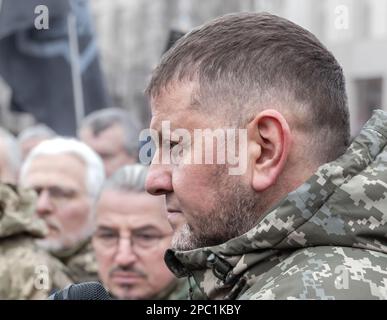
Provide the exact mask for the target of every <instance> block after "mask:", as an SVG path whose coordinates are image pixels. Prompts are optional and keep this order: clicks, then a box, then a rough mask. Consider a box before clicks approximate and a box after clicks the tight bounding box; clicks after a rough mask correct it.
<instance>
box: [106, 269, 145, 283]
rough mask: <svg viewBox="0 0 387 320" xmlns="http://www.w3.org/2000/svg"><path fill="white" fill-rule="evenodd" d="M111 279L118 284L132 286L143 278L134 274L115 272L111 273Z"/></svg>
mask: <svg viewBox="0 0 387 320" xmlns="http://www.w3.org/2000/svg"><path fill="white" fill-rule="evenodd" d="M111 279H112V280H113V282H115V283H118V284H134V283H137V282H139V281H141V280H142V279H143V277H142V276H141V275H139V274H138V273H135V272H123V271H117V272H113V273H112V275H111Z"/></svg>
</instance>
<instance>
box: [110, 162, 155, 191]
mask: <svg viewBox="0 0 387 320" xmlns="http://www.w3.org/2000/svg"><path fill="white" fill-rule="evenodd" d="M147 174H148V167H147V166H144V165H142V164H132V165H126V166H124V167H122V168H120V169H118V170H117V171H116V172H115V173H114V174H113V175H112V176H111V177H110V178H109V179H108V180H107V181H106V182H105V185H104V187H103V189H104V190H106V189H109V190H117V191H138V192H145V180H146V176H147Z"/></svg>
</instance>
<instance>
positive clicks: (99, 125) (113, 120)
mask: <svg viewBox="0 0 387 320" xmlns="http://www.w3.org/2000/svg"><path fill="white" fill-rule="evenodd" d="M116 124H118V125H120V126H121V127H122V128H123V129H124V132H125V142H124V143H125V149H126V152H127V153H128V154H129V155H130V156H133V157H136V158H137V157H138V150H139V140H138V139H139V133H140V127H139V125H138V124H137V123H136V121H134V120H133V119H132V116H131V114H130V113H129V112H128V111H125V110H123V109H119V108H106V109H102V110H98V111H95V112H92V113H90V114H89V115H88V116H87V117H85V118H84V119H83V121H82V123H81V126H80V128H79V131H78V135H79V133H80V131H81V130H82V129H86V128H90V129H91V131H92V133H93V135H94V136H98V135H99V134H100V133H101V132H103V131H105V130H106V129H108V128H110V127H112V126H113V125H116Z"/></svg>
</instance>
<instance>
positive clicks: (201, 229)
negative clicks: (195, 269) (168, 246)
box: [172, 180, 264, 251]
mask: <svg viewBox="0 0 387 320" xmlns="http://www.w3.org/2000/svg"><path fill="white" fill-rule="evenodd" d="M218 190H226V191H227V192H225V193H224V194H219V196H218V199H217V201H216V205H215V207H214V208H213V209H212V210H211V211H210V212H208V213H206V214H205V215H203V216H201V217H197V218H195V225H189V224H188V223H185V224H183V225H182V226H180V227H179V228H178V229H177V230H176V231H175V233H174V236H173V238H172V248H174V249H176V250H181V251H186V250H193V249H197V248H203V247H211V246H216V245H220V244H222V243H225V242H227V241H228V240H230V239H233V238H235V237H238V236H241V235H242V234H244V233H246V232H247V231H249V230H250V229H252V228H253V227H254V226H255V225H256V224H257V221H258V218H259V216H260V214H261V213H263V210H264V206H263V204H262V201H259V199H260V197H259V195H258V194H257V193H255V192H254V191H253V190H251V189H248V187H247V186H246V187H245V186H243V185H242V184H241V183H238V184H236V183H235V182H234V183H232V181H231V180H230V181H227V182H226V183H224V184H222V186H221V188H219V189H218Z"/></svg>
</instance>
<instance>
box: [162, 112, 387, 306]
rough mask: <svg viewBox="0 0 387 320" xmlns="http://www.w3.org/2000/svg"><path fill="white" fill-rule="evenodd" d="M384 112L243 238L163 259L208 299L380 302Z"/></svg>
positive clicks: (384, 289) (386, 283)
mask: <svg viewBox="0 0 387 320" xmlns="http://www.w3.org/2000/svg"><path fill="white" fill-rule="evenodd" d="M386 146H387V113H386V112H383V111H376V112H375V113H374V116H373V117H372V118H371V119H370V120H369V121H368V122H367V124H366V125H365V127H364V128H363V130H362V131H361V133H360V134H359V136H358V137H357V138H356V139H355V140H354V141H353V142H352V144H351V146H350V147H349V149H348V151H347V152H346V153H345V154H344V155H342V156H341V157H340V158H338V159H337V160H335V161H332V162H329V163H327V164H324V165H322V166H321V167H320V168H319V169H318V170H317V171H316V172H315V174H314V175H312V176H311V177H310V178H309V179H308V180H307V181H306V182H305V183H304V184H302V185H301V186H300V187H299V188H297V189H296V190H294V191H293V192H291V193H289V194H288V196H287V197H286V198H284V199H283V200H282V201H281V202H280V203H279V204H278V205H277V206H276V207H275V208H273V209H272V210H271V211H270V212H268V213H267V214H266V215H264V216H263V217H262V219H260V221H259V222H258V223H257V225H256V226H255V227H254V228H253V229H251V230H250V231H248V232H247V233H245V234H244V235H242V236H240V237H238V238H235V239H231V240H229V241H228V242H226V243H224V244H222V245H219V246H214V247H208V248H200V249H196V250H192V251H186V252H179V251H174V250H169V251H168V252H167V255H166V260H167V263H168V265H169V267H170V268H171V270H172V271H173V272H174V273H175V274H176V275H177V276H179V277H182V276H192V277H193V278H194V279H195V281H196V283H197V284H198V286H199V287H200V289H201V290H202V291H203V293H204V294H205V295H206V296H207V297H208V298H210V299H329V300H331V299H387V215H386V214H387V199H386V194H387V147H386Z"/></svg>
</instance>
